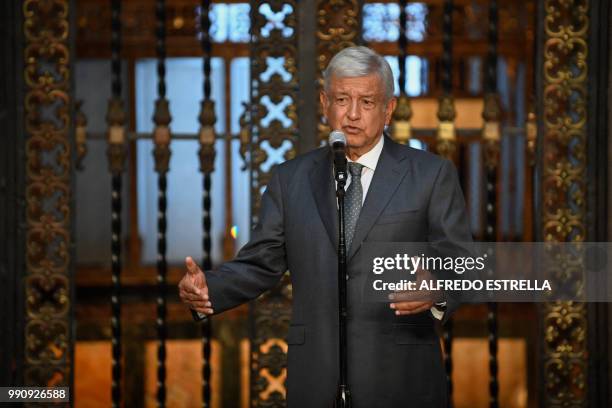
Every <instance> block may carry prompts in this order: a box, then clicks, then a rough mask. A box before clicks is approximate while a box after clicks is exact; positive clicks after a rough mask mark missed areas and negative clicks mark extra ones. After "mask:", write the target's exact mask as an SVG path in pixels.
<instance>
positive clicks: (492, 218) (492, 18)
mask: <svg viewBox="0 0 612 408" xmlns="http://www.w3.org/2000/svg"><path fill="white" fill-rule="evenodd" d="M497 27H498V10H497V0H489V26H488V47H487V69H486V78H485V81H486V83H485V93H486V94H487V95H488V97H489V98H491V101H497V99H496V94H497V41H498V39H497V34H498V33H497V31H498V30H497ZM498 110H499V109H497V110H495V109H492V110H489V109H486V108H485V114H484V116H485V120H487V121H495V120H497V121H499V114H498V115H497V118H495V117H494V115H491V114H489V112H493V113H494V112H496V111H498ZM498 123H499V122H498ZM498 132H499V131H498ZM485 137H486V135H485ZM497 137H498V138H499V134H498V135H497ZM485 143H487V142H485ZM489 143H496V144H497V146H494V145H493V146H492V149H493V150H492V151H493V152H496V151H497V149H498V148H499V140H497V142H489ZM487 157H488V159H487V161H488V163H486V206H485V211H486V228H485V237H484V238H485V241H489V242H495V241H496V239H497V197H496V185H497V183H496V181H497V154H488V155H487ZM487 328H488V331H489V335H488V342H489V373H490V378H489V406H490V407H491V408H497V407H498V406H499V401H498V397H499V383H498V360H497V346H498V341H499V335H498V326H497V304H496V303H492V302H490V303H489V304H488V313H487Z"/></svg>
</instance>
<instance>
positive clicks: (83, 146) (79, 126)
mask: <svg viewBox="0 0 612 408" xmlns="http://www.w3.org/2000/svg"><path fill="white" fill-rule="evenodd" d="M82 106H83V101H76V103H75V110H76V112H75V120H74V124H75V130H74V132H75V138H74V139H75V148H76V153H77V158H76V168H77V170H83V160H85V156H86V155H87V116H85V113H83V111H82V110H81V107H82Z"/></svg>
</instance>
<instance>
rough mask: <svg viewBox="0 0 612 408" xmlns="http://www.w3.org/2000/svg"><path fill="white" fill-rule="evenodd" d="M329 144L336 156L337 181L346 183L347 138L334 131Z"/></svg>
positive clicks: (330, 135)
mask: <svg viewBox="0 0 612 408" xmlns="http://www.w3.org/2000/svg"><path fill="white" fill-rule="evenodd" d="M328 143H329V146H330V147H331V149H332V152H333V154H334V169H335V174H336V180H337V181H338V182H346V178H347V174H346V136H344V133H342V132H341V131H339V130H334V131H332V132H331V133H330V134H329V139H328Z"/></svg>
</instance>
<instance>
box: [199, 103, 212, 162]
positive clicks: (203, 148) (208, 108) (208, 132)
mask: <svg viewBox="0 0 612 408" xmlns="http://www.w3.org/2000/svg"><path fill="white" fill-rule="evenodd" d="M199 120H200V133H199V135H200V150H199V152H198V154H199V156H200V171H201V172H203V173H212V172H213V171H214V169H215V155H216V154H215V140H216V135H215V122H216V121H217V117H216V115H215V102H214V101H213V100H211V99H206V100H203V101H202V103H201V109H200V116H199Z"/></svg>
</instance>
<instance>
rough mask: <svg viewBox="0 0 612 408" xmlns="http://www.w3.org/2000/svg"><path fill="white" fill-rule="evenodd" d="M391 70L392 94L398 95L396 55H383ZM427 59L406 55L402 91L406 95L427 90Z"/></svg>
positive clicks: (420, 93) (422, 92)
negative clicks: (392, 79)
mask: <svg viewBox="0 0 612 408" xmlns="http://www.w3.org/2000/svg"><path fill="white" fill-rule="evenodd" d="M385 58H386V60H387V62H388V63H389V65H390V66H391V71H392V72H393V78H394V84H395V90H394V94H395V95H396V96H397V95H399V89H398V78H399V64H398V62H397V57H396V56H391V55H387V56H385ZM427 72H428V71H427V60H426V59H425V58H421V57H417V56H416V55H409V56H407V57H406V85H405V88H404V91H405V92H406V94H407V95H408V96H420V95H423V94H425V93H426V92H427Z"/></svg>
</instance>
